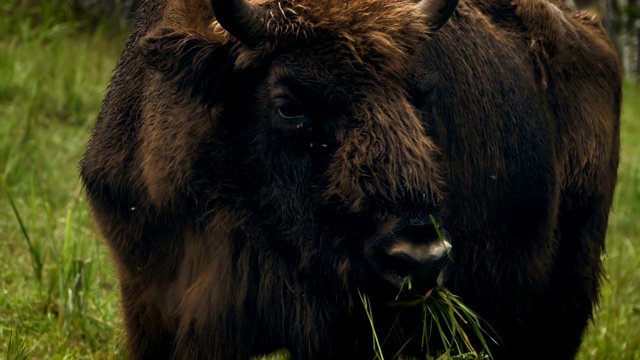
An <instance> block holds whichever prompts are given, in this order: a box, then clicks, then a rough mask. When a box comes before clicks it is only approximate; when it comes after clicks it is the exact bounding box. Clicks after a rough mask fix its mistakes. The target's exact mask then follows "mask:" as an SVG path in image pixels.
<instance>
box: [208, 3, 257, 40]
mask: <svg viewBox="0 0 640 360" xmlns="http://www.w3.org/2000/svg"><path fill="white" fill-rule="evenodd" d="M211 9H212V10H213V14H214V15H215V17H216V19H217V20H218V23H220V25H221V26H222V27H223V28H224V29H225V30H227V31H228V32H229V33H230V34H231V35H233V36H235V37H236V38H237V39H238V40H240V41H242V42H243V43H245V44H248V45H256V44H259V43H260V41H261V40H262V39H263V37H264V36H265V28H264V19H265V16H266V11H265V10H264V8H262V7H261V6H259V5H256V4H252V3H250V2H249V1H247V0H211Z"/></svg>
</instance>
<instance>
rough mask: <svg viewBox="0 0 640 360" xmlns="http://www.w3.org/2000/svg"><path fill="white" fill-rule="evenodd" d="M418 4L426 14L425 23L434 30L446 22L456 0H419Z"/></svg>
mask: <svg viewBox="0 0 640 360" xmlns="http://www.w3.org/2000/svg"><path fill="white" fill-rule="evenodd" d="M419 6H420V7H421V10H422V11H423V12H424V13H425V14H426V15H427V25H428V26H429V28H430V29H431V31H433V32H436V31H438V29H440V28H441V27H442V25H444V24H446V23H447V20H449V18H450V17H451V14H453V11H454V10H455V9H456V7H457V6H458V0H420V3H419Z"/></svg>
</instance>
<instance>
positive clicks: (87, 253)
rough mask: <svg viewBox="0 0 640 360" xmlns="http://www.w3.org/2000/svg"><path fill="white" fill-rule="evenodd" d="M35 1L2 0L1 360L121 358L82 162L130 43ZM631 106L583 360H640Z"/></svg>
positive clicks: (638, 152) (637, 155)
mask: <svg viewBox="0 0 640 360" xmlns="http://www.w3.org/2000/svg"><path fill="white" fill-rule="evenodd" d="M33 3H36V2H35V0H34V1H33V2H31V1H20V0H0V19H1V20H0V179H1V181H0V291H1V292H0V357H4V358H5V359H25V358H36V359H62V358H72V359H116V358H121V357H122V352H121V344H120V342H121V341H120V339H121V337H122V331H121V328H122V326H121V323H120V317H119V313H118V293H117V281H116V278H115V274H114V272H113V268H112V265H111V263H110V262H109V259H108V256H107V254H106V249H105V247H104V246H103V245H102V243H101V242H100V240H99V239H98V237H97V235H96V232H95V229H94V227H93V225H92V222H91V218H90V214H89V211H88V207H87V204H86V201H85V199H84V197H83V192H82V188H81V185H80V182H79V179H78V168H77V164H78V162H79V160H80V157H81V155H82V151H83V149H84V146H85V144H86V141H87V140H88V138H89V134H90V131H91V128H92V125H93V122H94V120H95V118H96V116H97V112H98V109H99V106H100V102H101V99H102V97H103V95H104V89H105V86H106V84H107V81H108V79H109V77H110V75H111V70H112V68H113V66H114V64H115V61H116V57H117V54H118V52H119V50H120V47H121V44H122V41H123V39H124V35H123V34H120V35H116V36H114V33H117V32H118V31H116V30H114V29H113V28H109V27H107V26H90V25H88V24H86V23H84V22H82V21H79V20H78V19H77V17H76V15H77V14H75V13H74V12H73V9H69V8H65V6H64V4H65V3H66V2H64V1H63V2H60V3H53V2H47V1H43V2H39V3H38V6H37V7H35V6H32V5H33ZM60 4H63V5H62V6H61V5H60ZM625 99H626V101H625V108H624V109H625V112H624V118H623V128H622V132H623V138H622V140H623V142H622V150H623V160H622V163H621V167H620V181H619V187H618V193H617V196H616V200H615V204H614V207H613V212H612V215H611V221H610V227H609V238H608V245H607V251H608V255H607V257H606V259H605V260H606V270H607V273H608V280H607V281H606V282H605V284H604V288H603V291H602V295H603V297H602V302H601V306H600V309H599V312H598V314H597V316H596V319H595V321H594V324H593V325H592V326H591V327H590V329H589V332H588V333H587V335H586V338H585V343H584V344H583V347H582V350H581V353H580V355H579V358H580V359H636V358H637V359H640V332H639V331H638V329H640V288H639V287H638V286H637V284H640V272H639V271H638V269H640V243H639V241H638V236H639V234H640V221H638V220H637V219H638V218H640V142H638V140H637V139H640V89H638V88H637V87H635V86H632V85H629V84H627V85H626V87H625ZM9 199H11V201H9ZM550 326H552V325H550ZM551 355H552V354H551ZM282 357H285V356H284V355H279V356H277V358H282Z"/></svg>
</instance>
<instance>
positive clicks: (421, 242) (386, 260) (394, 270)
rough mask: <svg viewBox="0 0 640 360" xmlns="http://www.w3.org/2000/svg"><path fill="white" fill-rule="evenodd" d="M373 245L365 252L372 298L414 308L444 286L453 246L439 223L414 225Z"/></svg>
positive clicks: (397, 230)
mask: <svg viewBox="0 0 640 360" xmlns="http://www.w3.org/2000/svg"><path fill="white" fill-rule="evenodd" d="M371 244H372V245H370V250H369V251H367V249H365V256H366V259H365V261H366V262H367V263H368V267H367V268H368V270H366V274H365V279H366V281H365V284H368V286H367V287H366V292H367V293H369V294H370V295H372V296H374V297H376V298H378V299H380V300H383V301H384V302H387V303H389V304H391V305H394V306H395V305H397V306H413V305H416V304H419V303H422V302H424V301H425V300H426V299H427V298H428V297H429V295H430V294H431V292H432V291H433V289H435V288H439V287H442V286H444V283H445V281H446V280H447V273H448V269H449V267H450V264H451V263H452V253H451V251H452V246H451V243H450V242H449V238H448V233H447V232H446V231H444V230H442V229H440V228H439V226H438V225H437V224H436V223H435V222H429V223H421V222H412V223H411V224H410V225H406V226H402V227H399V228H397V229H396V230H394V231H392V232H390V233H388V234H386V235H383V236H380V237H378V238H376V239H375V240H374V241H372V242H371ZM367 254H368V255H367Z"/></svg>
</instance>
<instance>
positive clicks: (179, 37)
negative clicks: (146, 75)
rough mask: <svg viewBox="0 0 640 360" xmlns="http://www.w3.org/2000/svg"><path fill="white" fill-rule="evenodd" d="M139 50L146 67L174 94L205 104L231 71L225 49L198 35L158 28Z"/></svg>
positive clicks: (231, 66)
mask: <svg viewBox="0 0 640 360" xmlns="http://www.w3.org/2000/svg"><path fill="white" fill-rule="evenodd" d="M138 50H139V51H140V53H141V54H142V56H143V58H144V59H145V61H146V63H147V65H148V66H149V67H150V68H152V69H154V70H157V71H159V72H160V73H162V74H163V75H164V77H165V79H166V80H167V81H170V82H173V83H175V85H176V87H177V90H178V91H182V92H186V93H187V94H188V95H189V96H190V97H191V98H192V99H194V100H199V101H202V102H208V101H209V100H211V99H212V98H213V97H214V96H215V94H216V93H217V89H218V88H219V87H220V85H221V83H222V81H223V78H224V77H225V76H226V75H227V74H228V73H229V72H230V70H231V69H233V61H232V60H231V59H230V52H229V49H228V46H226V45H224V44H223V43H222V42H218V43H216V42H214V41H213V40H211V39H208V38H205V37H204V36H202V35H201V34H198V33H195V32H189V31H184V30H178V29H171V28H161V29H158V30H157V31H155V32H154V33H152V34H150V35H147V36H145V37H143V38H142V39H141V40H140V41H139V42H138Z"/></svg>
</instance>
